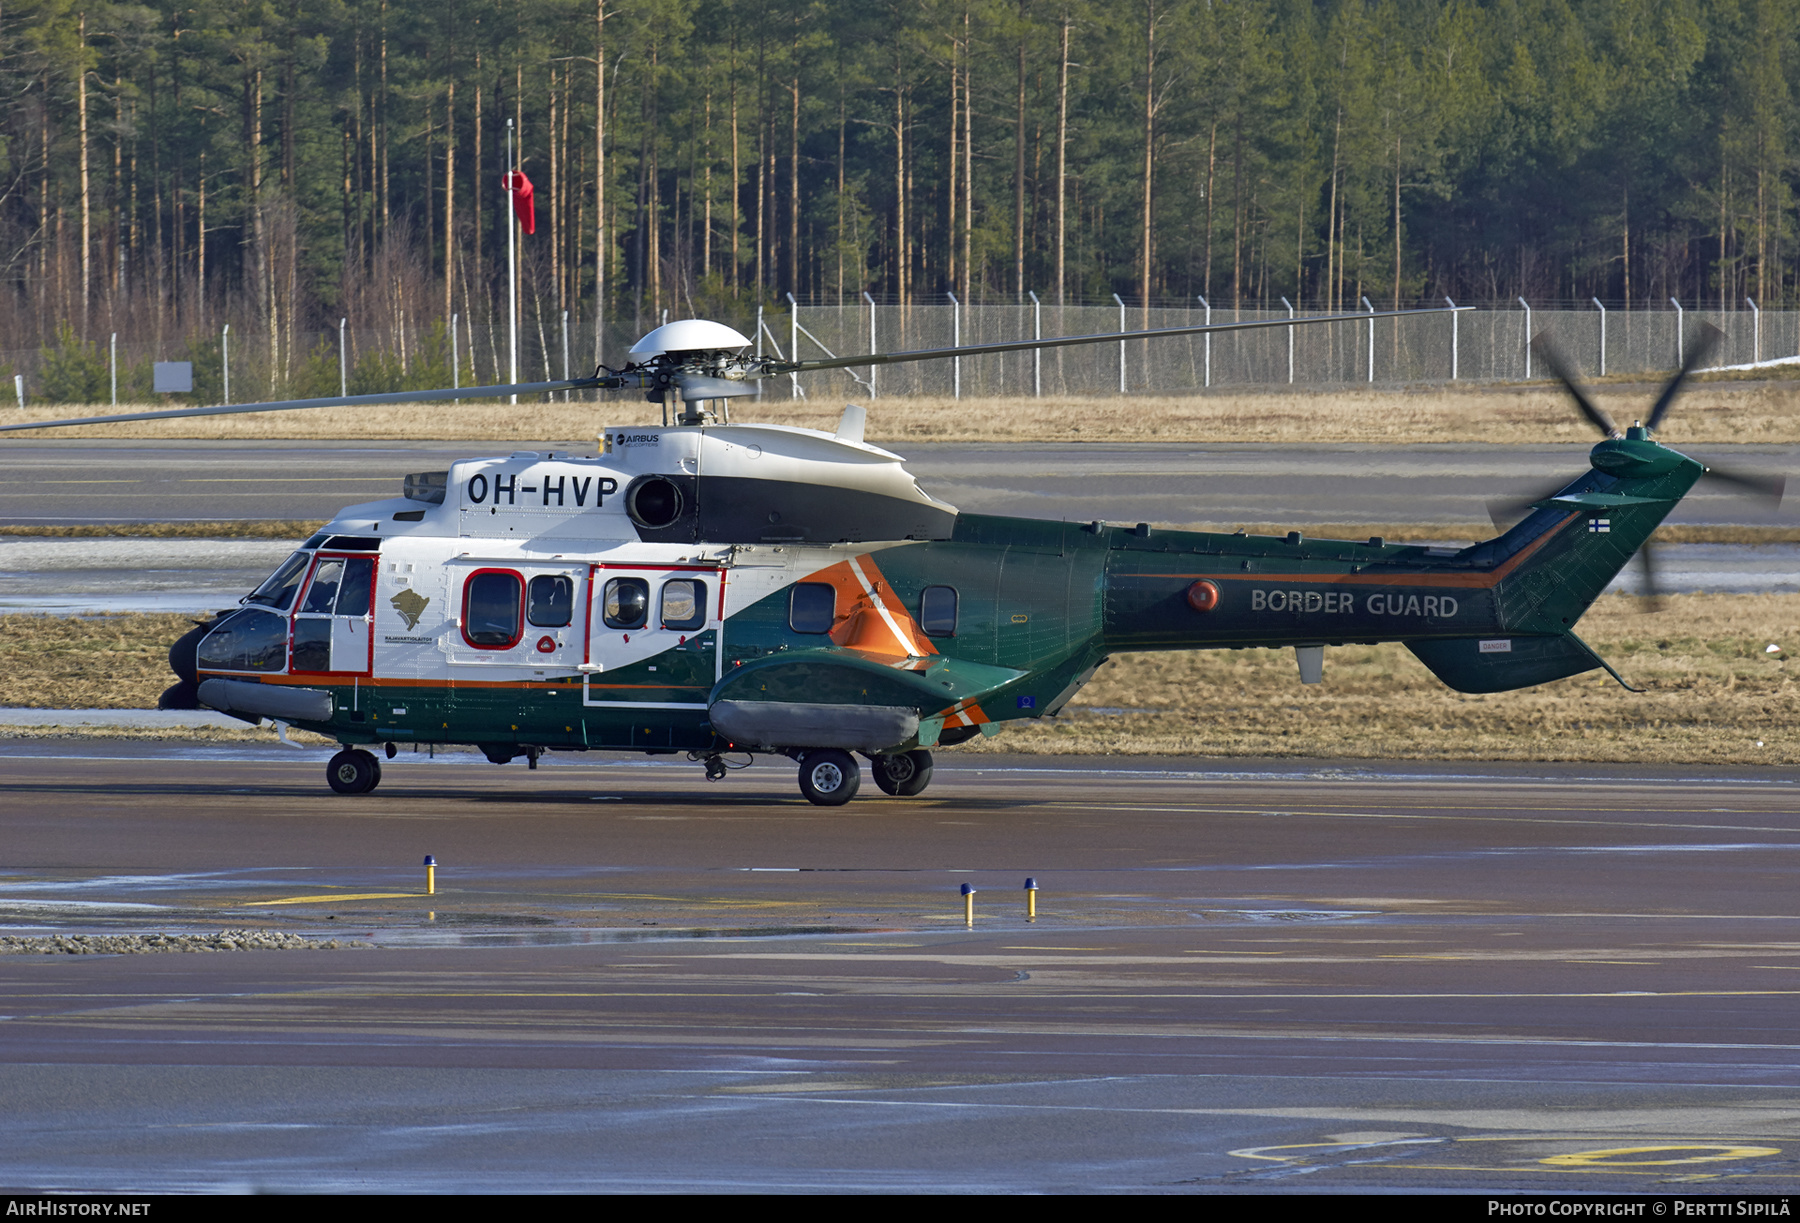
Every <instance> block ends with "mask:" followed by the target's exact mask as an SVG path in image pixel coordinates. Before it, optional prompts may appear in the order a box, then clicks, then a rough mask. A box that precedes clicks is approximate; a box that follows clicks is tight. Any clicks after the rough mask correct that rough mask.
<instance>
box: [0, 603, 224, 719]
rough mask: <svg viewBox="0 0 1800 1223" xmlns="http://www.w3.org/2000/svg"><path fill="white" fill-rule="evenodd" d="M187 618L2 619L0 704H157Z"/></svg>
mask: <svg viewBox="0 0 1800 1223" xmlns="http://www.w3.org/2000/svg"><path fill="white" fill-rule="evenodd" d="M192 627H194V620H193V618H192V617H191V616H181V615H169V614H131V615H118V616H80V617H74V616H68V617H65V616H0V705H3V706H7V707H9V708H14V709H155V708H156V698H157V697H158V696H160V695H161V694H162V691H163V689H164V688H167V687H168V686H169V685H170V684H172V683H174V682H175V677H174V676H173V675H172V674H170V672H169V645H170V644H171V643H172V642H173V641H174V640H175V639H176V638H177V637H179V636H181V635H182V634H183V633H185V632H187V631H188V630H189V629H190V628H192Z"/></svg>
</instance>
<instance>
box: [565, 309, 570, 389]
mask: <svg viewBox="0 0 1800 1223" xmlns="http://www.w3.org/2000/svg"><path fill="white" fill-rule="evenodd" d="M568 380H569V312H568V311H567V310H564V311H563V381H564V382H567V381H568ZM569 394H570V392H568V391H564V392H563V402H564V403H568V402H569Z"/></svg>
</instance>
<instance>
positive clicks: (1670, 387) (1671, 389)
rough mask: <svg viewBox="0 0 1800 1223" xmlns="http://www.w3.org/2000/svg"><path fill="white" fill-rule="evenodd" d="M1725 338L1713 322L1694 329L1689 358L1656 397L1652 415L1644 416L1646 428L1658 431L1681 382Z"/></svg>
mask: <svg viewBox="0 0 1800 1223" xmlns="http://www.w3.org/2000/svg"><path fill="white" fill-rule="evenodd" d="M1724 338H1725V333H1724V332H1722V331H1720V330H1719V329H1718V328H1717V327H1714V326H1713V325H1712V324H1711V323H1701V324H1700V326H1698V327H1697V328H1695V329H1694V338H1693V339H1692V340H1690V341H1689V342H1688V345H1687V359H1686V360H1685V361H1683V362H1682V363H1681V368H1680V369H1678V370H1676V371H1675V376H1674V377H1673V378H1671V379H1669V381H1668V383H1667V384H1666V385H1664V387H1663V389H1662V394H1661V395H1658V396H1657V397H1656V403H1655V405H1654V406H1653V407H1651V409H1650V415H1649V416H1646V417H1645V418H1644V428H1646V429H1648V430H1650V431H1651V432H1652V433H1654V432H1656V426H1658V425H1660V424H1661V423H1662V418H1663V416H1664V414H1666V413H1667V412H1668V410H1669V405H1670V404H1672V403H1674V402H1675V396H1676V395H1677V394H1678V393H1679V392H1680V390H1681V384H1682V383H1684V382H1686V381H1687V377H1688V375H1689V374H1691V373H1693V372H1694V370H1695V369H1696V368H1698V367H1699V365H1700V362H1702V361H1704V360H1705V359H1706V358H1708V357H1710V356H1711V355H1712V352H1713V349H1715V348H1717V347H1718V346H1719V341H1720V340H1723V339H1724Z"/></svg>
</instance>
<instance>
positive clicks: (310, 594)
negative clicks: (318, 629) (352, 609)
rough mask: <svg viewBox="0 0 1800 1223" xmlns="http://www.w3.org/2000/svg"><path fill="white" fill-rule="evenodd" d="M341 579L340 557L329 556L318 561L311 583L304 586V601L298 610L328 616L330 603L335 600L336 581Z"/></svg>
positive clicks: (342, 571)
mask: <svg viewBox="0 0 1800 1223" xmlns="http://www.w3.org/2000/svg"><path fill="white" fill-rule="evenodd" d="M343 580H344V562H343V560H342V559H340V558H338V557H330V558H328V559H326V560H322V561H320V562H319V568H318V570H317V571H316V572H315V573H314V574H313V580H312V585H311V586H308V587H307V588H306V601H305V602H304V603H302V604H301V605H300V610H301V611H303V612H320V613H323V614H325V615H327V616H329V615H330V614H331V611H332V605H333V604H335V603H336V602H337V592H338V583H339V582H341V581H343Z"/></svg>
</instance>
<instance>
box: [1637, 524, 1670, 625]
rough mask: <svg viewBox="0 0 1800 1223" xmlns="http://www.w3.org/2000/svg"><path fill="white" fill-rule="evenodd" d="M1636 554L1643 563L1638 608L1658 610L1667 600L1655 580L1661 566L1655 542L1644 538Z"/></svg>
mask: <svg viewBox="0 0 1800 1223" xmlns="http://www.w3.org/2000/svg"><path fill="white" fill-rule="evenodd" d="M1638 556H1639V557H1640V558H1641V559H1642V561H1643V564H1644V575H1643V579H1642V582H1641V583H1640V585H1639V586H1638V610H1639V611H1646V612H1659V611H1661V610H1662V609H1663V606H1664V604H1665V603H1666V602H1667V600H1665V599H1664V598H1663V591H1662V586H1661V584H1660V583H1659V582H1658V581H1657V574H1658V572H1659V571H1660V568H1661V566H1660V563H1659V562H1658V561H1657V559H1656V544H1655V542H1653V541H1652V540H1648V539H1646V540H1645V541H1644V546H1643V547H1642V548H1640V549H1638Z"/></svg>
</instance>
